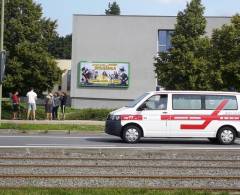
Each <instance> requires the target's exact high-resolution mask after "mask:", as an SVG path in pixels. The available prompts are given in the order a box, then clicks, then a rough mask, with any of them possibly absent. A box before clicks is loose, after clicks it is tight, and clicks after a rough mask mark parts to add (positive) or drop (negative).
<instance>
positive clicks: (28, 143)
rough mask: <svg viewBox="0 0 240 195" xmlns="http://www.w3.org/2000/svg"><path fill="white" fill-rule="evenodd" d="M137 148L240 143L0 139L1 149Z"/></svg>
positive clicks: (84, 137) (237, 143)
mask: <svg viewBox="0 0 240 195" xmlns="http://www.w3.org/2000/svg"><path fill="white" fill-rule="evenodd" d="M12 147H14V148H15V147H16V148H18V147H19V148H21V147H23V148H25V147H29V148H42V147H45V148H138V149H144V148H149V149H223V150H225V149H234V150H240V139H237V140H236V141H235V144H234V145H229V146H224V145H214V144H211V143H210V142H209V141H208V140H207V139H195V138H194V139H192V138H191V139H185V138H179V139H176V138H169V139H166V138H160V139H147V138H144V139H142V140H141V142H140V143H138V144H127V143H124V142H123V141H122V140H121V139H120V138H118V137H114V136H110V135H106V134H104V133H99V134H94V135H90V134H89V135H86V134H74V135H63V134H59V135H0V148H12Z"/></svg>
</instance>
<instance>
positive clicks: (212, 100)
mask: <svg viewBox="0 0 240 195" xmlns="http://www.w3.org/2000/svg"><path fill="white" fill-rule="evenodd" d="M223 100H228V102H227V104H226V106H225V107H224V110H237V109H238V106H237V99H236V97H235V96H222V95H206V96H205V108H206V110H215V109H216V108H217V107H218V106H219V105H220V104H221V102H222V101H223Z"/></svg>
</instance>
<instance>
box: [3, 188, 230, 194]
mask: <svg viewBox="0 0 240 195" xmlns="http://www.w3.org/2000/svg"><path fill="white" fill-rule="evenodd" d="M0 194H4V195H43V194H47V195H79V194H84V195H85V194H86V195H139V194H143V195H228V194H229V193H228V192H208V191H196V190H172V191H166V190H164V191H163V190H151V189H149V190H148V189H117V188H116V189H38V188H29V189H0Z"/></svg>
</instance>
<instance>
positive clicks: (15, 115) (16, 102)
mask: <svg viewBox="0 0 240 195" xmlns="http://www.w3.org/2000/svg"><path fill="white" fill-rule="evenodd" d="M11 98H12V108H13V120H16V119H17V118H18V117H19V111H20V110H19V109H20V106H19V105H20V97H19V93H18V91H15V92H14V93H13V95H12V97H11Z"/></svg>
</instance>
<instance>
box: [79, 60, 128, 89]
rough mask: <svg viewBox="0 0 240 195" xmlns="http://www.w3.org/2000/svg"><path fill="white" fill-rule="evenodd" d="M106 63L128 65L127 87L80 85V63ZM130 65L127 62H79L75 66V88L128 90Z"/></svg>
mask: <svg viewBox="0 0 240 195" xmlns="http://www.w3.org/2000/svg"><path fill="white" fill-rule="evenodd" d="M86 62H87V63H106V64H109V63H115V64H119V63H124V64H128V85H127V86H108V85H99V86H97V85H93V86H91V85H84V84H81V82H80V75H81V74H82V69H81V64H82V63H86ZM130 70H131V69H130V63H129V62H113V61H110V62H109V61H108V62H103V61H80V62H79V63H78V64H77V87H78V88H105V89H110V88H111V89H128V88H129V86H130V78H131V77H130V75H131V72H130Z"/></svg>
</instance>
